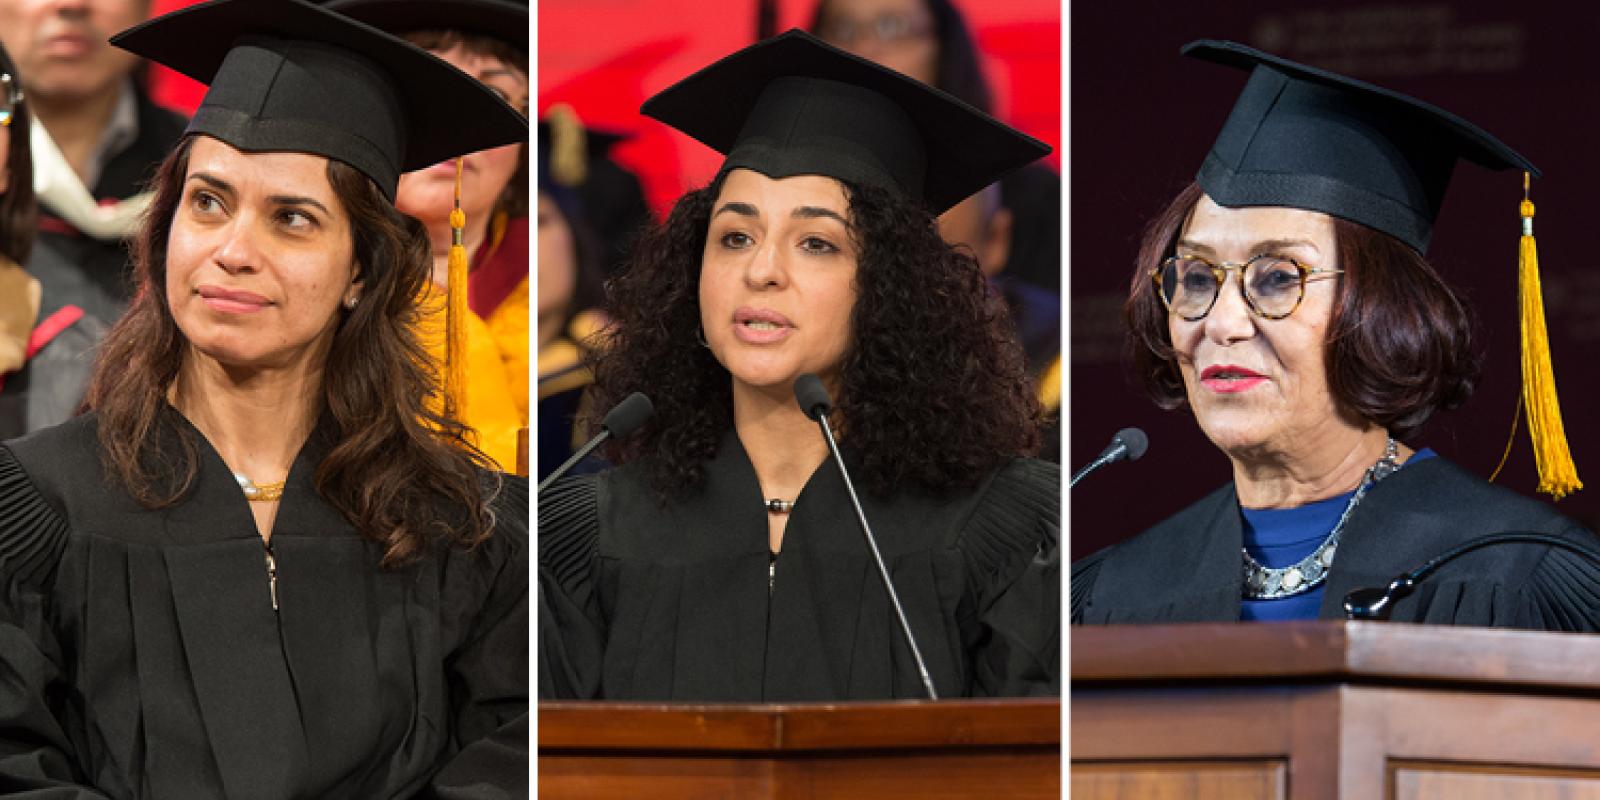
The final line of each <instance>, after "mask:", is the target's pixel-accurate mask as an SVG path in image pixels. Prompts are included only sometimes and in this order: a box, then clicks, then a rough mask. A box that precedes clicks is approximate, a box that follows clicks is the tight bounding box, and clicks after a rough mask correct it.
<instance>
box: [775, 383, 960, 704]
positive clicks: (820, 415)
mask: <svg viewBox="0 0 1600 800" xmlns="http://www.w3.org/2000/svg"><path fill="white" fill-rule="evenodd" d="M794 399H795V400H796V401H797V402H799V403H800V410H801V411H804V412H805V414H806V416H808V417H810V418H812V419H813V420H816V422H817V424H818V425H820V426H822V436H823V438H824V439H827V440H828V451H829V452H830V453H832V454H833V461H834V463H835V464H838V465H839V477H841V478H844V488H845V491H846V492H848V493H849V494H850V504H851V505H853V506H855V509H856V519H857V520H858V521H860V523H861V532H862V533H864V534H866V536H867V549H868V550H870V551H872V560H873V561H875V562H877V564H878V577H879V578H881V579H882V580H883V588H884V589H885V590H887V591H888V592H889V603H890V605H893V606H894V614H895V617H897V618H898V619H899V620H900V631H901V632H902V633H904V634H905V635H906V644H908V645H911V657H912V658H915V659H916V660H917V672H918V674H920V675H921V676H922V688H923V689H924V690H925V691H926V692H927V693H928V699H929V700H938V699H939V693H938V692H936V691H934V689H933V678H931V677H929V675H928V663H927V662H926V661H923V660H922V650H921V648H918V647H917V637H915V636H913V635H911V623H910V622H908V621H907V620H906V612H905V609H903V608H901V607H900V594H899V593H898V592H896V591H895V590H894V581H892V580H890V579H889V568H888V567H885V566H884V565H883V553H881V552H879V550H878V540H877V538H876V537H874V536H873V535H872V526H870V525H868V524H867V515H866V513H865V512H863V511H862V510H861V498H859V497H857V496H856V487H855V485H854V484H852V483H851V482H850V472H849V471H848V470H846V469H845V468H844V457H843V456H841V455H840V454H839V443H838V442H836V441H834V438H833V428H832V427H830V426H829V425H828V412H829V411H832V410H833V401H832V400H831V399H829V398H828V390H827V389H826V388H824V387H823V385H822V379H820V378H818V377H817V376H816V375H813V374H811V373H809V372H808V373H806V374H804V375H801V376H800V377H799V378H796V379H795V382H794Z"/></svg>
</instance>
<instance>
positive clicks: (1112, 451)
mask: <svg viewBox="0 0 1600 800" xmlns="http://www.w3.org/2000/svg"><path fill="white" fill-rule="evenodd" d="M1149 446H1150V437H1148V436H1145V435H1144V431H1141V430H1139V429H1138V428H1123V429H1122V430H1120V431H1117V435H1116V436H1113V437H1111V444H1108V445H1106V449H1104V450H1101V451H1100V455H1098V456H1096V457H1095V459H1094V460H1093V461H1091V462H1089V464H1088V466H1085V467H1084V468H1083V469H1080V470H1078V471H1077V472H1075V473H1073V475H1072V482H1071V483H1069V484H1067V488H1068V489H1071V488H1072V487H1074V486H1077V485H1078V481H1081V480H1083V478H1084V476H1085V475H1088V474H1089V473H1091V472H1094V471H1095V470H1097V469H1099V468H1101V467H1103V466H1105V465H1107V464H1111V463H1114V462H1117V461H1122V460H1124V459H1126V460H1128V461H1138V460H1139V457H1140V456H1143V455H1144V451H1145V449H1146V448H1148V447H1149Z"/></svg>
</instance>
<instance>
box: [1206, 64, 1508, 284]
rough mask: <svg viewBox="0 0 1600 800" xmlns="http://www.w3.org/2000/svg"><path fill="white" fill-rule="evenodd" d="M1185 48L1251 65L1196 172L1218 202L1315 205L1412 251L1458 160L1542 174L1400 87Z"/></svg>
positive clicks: (1421, 244) (1424, 245)
mask: <svg viewBox="0 0 1600 800" xmlns="http://www.w3.org/2000/svg"><path fill="white" fill-rule="evenodd" d="M1183 54H1184V55H1187V56H1191V57H1193V58H1198V59H1201V60H1203V61H1210V62H1213V63H1216V64H1223V65H1226V66H1230V67H1235V68H1238V69H1244V70H1249V71H1250V79H1249V81H1248V82H1247V83H1246V84H1245V87H1244V91H1243V92H1241V93H1240V94H1239V99H1238V101H1237V102H1235V103H1234V106H1233V111H1232V113H1230V114H1229V115H1228V121H1227V122H1226V123H1224V124H1223V126H1222V132H1221V133H1220V134H1218V135H1217V141H1216V144H1214V145H1212V146H1211V152H1210V154H1209V155H1207V156H1206V160H1205V163H1204V164H1203V165H1201V167H1200V174H1199V176H1198V178H1197V180H1198V182H1199V184H1200V188H1201V189H1203V190H1205V193H1206V195H1207V196H1209V197H1210V198H1211V199H1212V200H1214V201H1216V203H1217V204H1218V205H1221V206H1288V207H1292V208H1304V209H1309V210H1312V211H1320V212H1322V213H1324V214H1330V215H1332V216H1336V217H1342V218H1344V219H1347V220H1350V221H1352V222H1359V223H1361V224H1363V225H1366V226H1367V227H1370V228H1374V229H1376V230H1380V231H1383V232H1384V233H1387V234H1389V235H1391V236H1393V237H1395V238H1396V239H1399V240H1400V241H1402V242H1405V243H1406V244H1408V245H1410V246H1411V247H1412V248H1414V249H1416V250H1417V251H1418V252H1419V253H1420V252H1424V251H1426V250H1427V249H1428V239H1429V237H1430V236H1432V234H1433V223H1434V220H1435V219H1436V218H1437V217H1438V215H1439V207H1440V204H1441V203H1442V202H1443V200H1444V192H1445V188H1446V187H1447V186H1448V185H1449V183H1450V173H1451V171H1452V170H1453V169H1454V168H1455V164H1456V161H1457V159H1463V158H1464V159H1466V160H1468V161H1472V162H1474V163H1476V164H1479V165H1482V166H1484V167H1487V168H1489V169H1508V168H1516V169H1519V170H1526V171H1528V172H1530V173H1533V174H1534V175H1538V174H1539V171H1538V169H1536V168H1535V167H1534V166H1533V164H1531V163H1529V162H1528V160H1527V159H1525V158H1523V157H1522V156H1521V155H1518V154H1517V152H1516V151H1514V150H1512V149H1511V148H1509V147H1507V146H1505V145H1504V144H1502V143H1501V142H1500V140H1498V139H1496V138H1494V137H1493V136H1490V135H1489V134H1488V133H1487V132H1486V131H1484V130H1483V129H1482V128H1479V127H1478V126H1476V125H1473V124H1472V123H1470V122H1467V121H1466V120H1464V119H1462V118H1460V117H1458V116H1456V115H1454V114H1451V113H1450V112H1448V111H1445V110H1443V109H1441V108H1438V107H1436V106H1433V105H1429V104H1428V103H1424V102H1422V101H1420V100H1417V99H1414V98H1411V97H1407V96H1405V95H1403V94H1399V93H1397V92H1392V91H1389V90H1388V89H1384V88H1382V87H1379V86H1374V85H1372V84H1370V83H1365V82H1363V81H1358V80H1355V79H1352V78H1347V77H1345V76H1343V75H1337V74H1334V73H1332V72H1327V71H1325V70H1320V69H1317V68H1315V67H1308V66H1306V65H1304V64H1297V63H1295V62H1293V61H1287V60H1285V59H1282V58H1279V57H1277V56H1274V55H1271V54H1269V53H1263V52H1261V51H1260V50H1256V49H1254V48H1250V47H1246V46H1244V45H1241V44H1237V43H1234V42H1224V41H1216V40H1211V39H1201V40H1199V41H1196V42H1191V43H1189V44H1188V45H1186V46H1184V48H1183Z"/></svg>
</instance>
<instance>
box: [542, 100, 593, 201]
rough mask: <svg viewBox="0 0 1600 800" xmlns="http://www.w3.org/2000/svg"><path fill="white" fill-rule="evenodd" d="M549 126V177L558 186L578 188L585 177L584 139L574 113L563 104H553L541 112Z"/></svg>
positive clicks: (586, 170)
mask: <svg viewBox="0 0 1600 800" xmlns="http://www.w3.org/2000/svg"><path fill="white" fill-rule="evenodd" d="M544 118H545V122H546V123H548V124H549V126H550V177H552V178H554V179H555V181H556V183H559V184H561V185H562V186H578V185H580V184H582V183H583V180H584V178H586V177H588V175H587V173H588V171H589V153H588V137H586V136H585V135H584V132H583V123H582V122H580V121H579V120H578V113H577V112H576V111H573V110H572V106H569V105H567V104H566V103H557V104H555V105H553V106H551V107H549V108H548V109H545V112H544Z"/></svg>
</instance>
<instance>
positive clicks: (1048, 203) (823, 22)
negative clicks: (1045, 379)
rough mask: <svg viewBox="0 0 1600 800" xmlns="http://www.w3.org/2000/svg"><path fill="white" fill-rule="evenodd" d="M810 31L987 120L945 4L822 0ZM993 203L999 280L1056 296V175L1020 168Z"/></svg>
mask: <svg viewBox="0 0 1600 800" xmlns="http://www.w3.org/2000/svg"><path fill="white" fill-rule="evenodd" d="M811 32H812V33H815V34H816V35H817V36H820V37H821V38H822V39H823V40H825V41H827V42H828V43H829V44H833V45H835V46H838V47H841V48H843V49H845V50H848V51H850V52H852V53H855V54H856V55H858V56H861V57H862V58H866V59H870V60H872V61H875V62H877V63H879V64H882V65H884V66H886V67H889V68H890V69H894V70H896V71H899V72H901V73H904V74H906V75H909V76H911V77H913V78H916V79H917V80H919V81H922V82H923V83H926V84H928V85H930V86H934V87H937V88H939V89H942V90H944V91H946V92H949V93H950V94H952V95H955V96H956V97H957V98H959V99H960V100H962V101H964V102H966V103H967V104H968V105H970V106H972V107H974V108H977V109H979V110H980V111H984V112H986V113H989V114H993V113H994V97H993V94H992V93H991V92H990V90H989V85H988V83H987V82H986V81H985V80H984V77H983V70H982V68H981V67H980V65H979V58H978V49H977V45H976V44H975V43H974V42H973V38H972V32H971V31H970V30H969V29H968V27H967V23H966V20H965V19H964V18H963V17H962V15H961V12H960V10H958V9H957V8H956V7H955V6H954V5H953V4H952V3H951V2H950V0H822V2H820V3H818V4H817V9H816V12H815V14H814V15H813V16H812V18H811ZM1000 198H1001V199H1000V202H1001V204H1002V205H1003V206H1004V207H1005V208H1006V209H1007V210H1008V211H1009V212H1010V213H1011V215H1012V224H1011V245H1010V247H1009V251H1010V256H1009V258H1008V260H1007V264H1006V266H1005V269H1006V272H1007V274H1009V275H1011V276H1013V277H1016V278H1021V279H1023V280H1025V281H1027V282H1029V283H1031V284H1033V285H1034V286H1037V287H1039V288H1042V289H1046V290H1048V291H1050V292H1054V293H1057V294H1059V293H1060V290H1061V178H1060V176H1059V175H1057V174H1056V173H1055V172H1054V171H1053V170H1051V169H1050V168H1049V167H1046V166H1043V165H1041V164H1034V165H1032V166H1029V167H1025V168H1023V169H1021V170H1018V171H1017V172H1014V173H1012V174H1011V175H1010V176H1008V177H1006V178H1004V179H1003V180H1001V182H1000Z"/></svg>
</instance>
